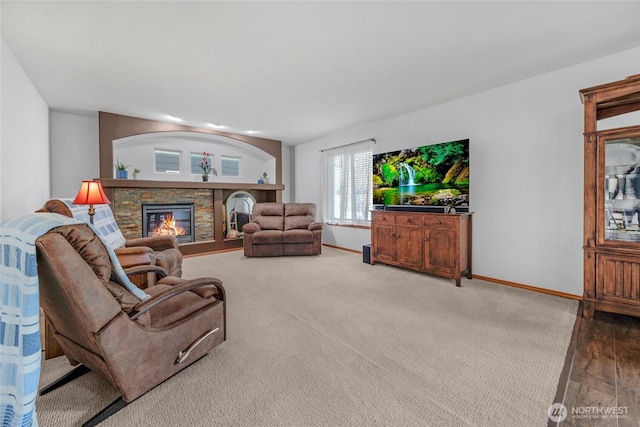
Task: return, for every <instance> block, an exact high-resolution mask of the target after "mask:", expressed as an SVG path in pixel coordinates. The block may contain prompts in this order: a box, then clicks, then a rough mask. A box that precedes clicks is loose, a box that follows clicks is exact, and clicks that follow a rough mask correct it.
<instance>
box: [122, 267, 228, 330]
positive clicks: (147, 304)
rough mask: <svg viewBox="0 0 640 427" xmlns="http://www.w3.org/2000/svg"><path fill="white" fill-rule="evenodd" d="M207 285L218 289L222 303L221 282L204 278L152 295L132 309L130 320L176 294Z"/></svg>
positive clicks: (211, 278)
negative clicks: (133, 312)
mask: <svg viewBox="0 0 640 427" xmlns="http://www.w3.org/2000/svg"><path fill="white" fill-rule="evenodd" d="M207 285H214V286H215V287H216V288H218V290H219V291H220V292H219V295H220V297H221V298H218V299H219V300H221V301H224V288H223V287H222V281H221V280H220V279H216V278H213V277H205V278H200V279H194V280H187V281H185V282H183V283H180V284H177V285H174V286H173V287H172V288H171V289H167V290H166V291H164V292H161V293H159V294H157V295H154V296H152V297H151V298H148V299H146V300H144V301H142V302H140V303H139V304H137V305H136V306H135V307H133V310H134V311H135V312H136V313H135V314H134V315H132V316H131V317H130V319H131V320H136V319H137V318H138V317H140V316H141V315H143V314H144V313H146V312H147V311H149V310H151V309H152V308H154V307H156V306H157V305H159V304H162V303H163V302H165V301H167V300H168V299H170V298H172V297H174V296H176V295H178V294H181V293H183V292H188V291H190V290H192V289H196V288H200V287H202V286H207Z"/></svg>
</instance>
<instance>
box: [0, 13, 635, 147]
mask: <svg viewBox="0 0 640 427" xmlns="http://www.w3.org/2000/svg"><path fill="white" fill-rule="evenodd" d="M0 7H1V9H0V12H1V16H2V21H1V25H2V26H1V30H2V37H3V38H4V40H5V41H6V43H7V45H8V46H9V48H10V49H11V50H12V52H13V53H14V55H15V56H16V58H17V59H18V61H19V62H20V63H21V64H22V66H23V67H24V69H25V71H26V72H27V74H28V75H29V76H30V78H31V80H32V81H33V83H34V85H35V86H36V88H37V89H38V91H39V92H40V94H41V96H42V97H43V98H44V100H45V102H46V103H47V104H48V105H49V106H50V107H51V108H52V109H54V110H59V111H70V112H80V113H84V112H95V111H108V112H113V113H118V114H124V115H131V116H136V117H143V118H150V119H160V120H165V116H164V115H166V114H171V115H174V116H179V117H182V118H183V119H184V120H185V121H186V124H189V125H195V126H202V125H204V124H205V123H217V124H224V125H227V126H228V128H227V129H226V130H228V131H231V132H244V131H246V130H249V129H254V130H258V131H259V132H258V133H257V134H256V136H262V137H265V138H273V139H279V140H282V141H283V142H284V143H285V144H288V145H291V144H298V143H302V142H307V141H310V140H313V139H316V138H319V137H322V136H324V135H326V134H329V133H332V132H336V131H339V130H342V129H347V128H350V127H353V126H356V125H359V124H362V123H366V122H370V121H373V120H378V119H381V118H385V117H390V116H394V115H398V114H402V113H406V112H410V111H414V110H417V109H420V108H424V107H428V106H431V105H435V104H439V103H442V102H445V101H448V100H452V99H455V98H459V97H463V96H466V95H470V94H473V93H477V92H480V91H483V90H487V89H490V88H494V87H497V86H501V85H505V84H508V83H510V82H514V81H517V80H521V79H524V78H527V77H531V76H535V75H538V74H542V73H545V72H549V71H553V70H556V69H559V68H562V67H566V66H570V65H573V64H577V63H580V62H584V61H587V60H590V59H594V58H598V57H601V56H605V55H608V54H612V53H616V52H619V51H622V50H626V49H630V48H633V47H636V46H640V2H639V1H623V2H615V1H587V2H579V1H549V2H543V1H533V2H525V1H510V2H505V1H503V2H486V1H475V2H461V1H449V2H438V1H413V2H400V1H386V2H385V1H378V2H369V1H351V2H328V1H321V2H306V1H298V2H271V1H260V2H244V1H233V2H214V1H196V2H187V1H179V2H173V1H140V2H133V1H106V2H95V1H76V2H73V1H67V2H63V1H44V2H33V1H16V2H13V1H2V2H1V3H0ZM638 65H639V67H638V68H639V72H640V58H639V64H638ZM621 77H624V76H621ZM576 96H577V95H576Z"/></svg>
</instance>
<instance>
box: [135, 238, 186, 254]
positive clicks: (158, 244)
mask: <svg viewBox="0 0 640 427" xmlns="http://www.w3.org/2000/svg"><path fill="white" fill-rule="evenodd" d="M125 246H126V247H128V248H129V247H132V246H148V247H150V248H151V249H153V250H154V251H164V250H167V249H178V239H177V238H176V236H150V237H139V238H137V239H128V240H127V241H126V243H125Z"/></svg>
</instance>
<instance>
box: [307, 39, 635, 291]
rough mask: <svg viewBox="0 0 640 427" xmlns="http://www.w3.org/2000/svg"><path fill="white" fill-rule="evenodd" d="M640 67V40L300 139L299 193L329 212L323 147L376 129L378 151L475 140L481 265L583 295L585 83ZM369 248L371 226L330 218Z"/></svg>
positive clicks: (330, 236)
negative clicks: (459, 95) (560, 66)
mask: <svg viewBox="0 0 640 427" xmlns="http://www.w3.org/2000/svg"><path fill="white" fill-rule="evenodd" d="M638 72H640V49H632V50H628V51H625V52H622V53H619V54H616V55H611V56H608V57H604V58H600V59H597V60H594V61H590V62H587V63H583V64H580V65H577V66H573V67H569V68H565V69H562V70H558V71H555V72H552V73H548V74H544V75H541V76H538V77H534V78H531V79H527V80H523V81H520V82H516V83H513V84H509V85H506V86H502V87H499V88H496V89H493V90H490V91H486V92H483V93H479V94H476V95H473V96H469V97H465V98H462V99H458V100H456V101H453V102H449V103H446V104H441V105H438V106H436V107H432V108H427V109H424V110H420V111H416V112H413V113H410V114H405V115H402V116H398V117H395V118H391V119H387V120H381V121H377V122H373V123H369V124H366V125H363V126H359V127H357V128H354V129H350V130H347V131H344V132H340V133H337V134H333V135H330V136H327V137H325V138H321V139H318V140H315V141H311V142H309V143H306V144H302V145H298V146H296V149H295V156H296V158H295V165H296V170H295V199H296V200H299V201H308V202H315V203H317V204H318V208H319V212H321V211H322V210H321V206H322V200H321V154H320V152H319V150H320V149H324V148H331V147H335V146H338V145H342V144H346V143H349V142H353V141H358V140H362V139H366V138H376V139H377V144H376V145H375V148H374V152H375V153H380V152H386V151H391V150H396V149H402V148H408V147H414V146H419V145H425V144H432V143H439V142H445V141H451V140H458V139H466V138H469V139H470V171H471V177H470V204H471V208H472V210H473V211H474V212H475V215H474V219H473V273H474V274H478V275H482V276H487V277H492V278H495V279H501V280H506V281H511V282H516V283H522V284H526V285H531V286H535V287H540V288H546V289H552V290H556V291H560V292H566V293H569V294H575V295H582V286H583V283H582V216H583V197H582V195H583V152H582V144H583V140H582V132H583V121H582V117H583V106H582V104H581V102H580V97H579V94H578V91H579V90H580V89H582V88H587V87H591V86H596V85H599V84H602V83H607V82H610V81H615V80H620V79H623V78H625V77H626V76H629V75H632V74H637V73H638ZM323 240H324V242H325V243H328V244H332V245H336V246H340V247H345V248H351V249H355V250H362V245H363V244H365V243H369V242H370V232H369V230H359V229H353V228H346V227H335V226H326V225H325V228H324V232H323Z"/></svg>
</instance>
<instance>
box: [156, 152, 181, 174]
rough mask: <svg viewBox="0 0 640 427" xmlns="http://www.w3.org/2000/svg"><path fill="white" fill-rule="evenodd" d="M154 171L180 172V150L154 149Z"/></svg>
mask: <svg viewBox="0 0 640 427" xmlns="http://www.w3.org/2000/svg"><path fill="white" fill-rule="evenodd" d="M155 160H156V172H160V173H180V152H179V151H169V150H155Z"/></svg>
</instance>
